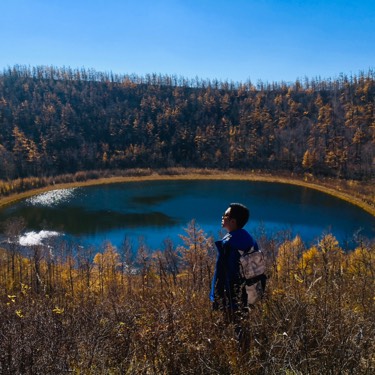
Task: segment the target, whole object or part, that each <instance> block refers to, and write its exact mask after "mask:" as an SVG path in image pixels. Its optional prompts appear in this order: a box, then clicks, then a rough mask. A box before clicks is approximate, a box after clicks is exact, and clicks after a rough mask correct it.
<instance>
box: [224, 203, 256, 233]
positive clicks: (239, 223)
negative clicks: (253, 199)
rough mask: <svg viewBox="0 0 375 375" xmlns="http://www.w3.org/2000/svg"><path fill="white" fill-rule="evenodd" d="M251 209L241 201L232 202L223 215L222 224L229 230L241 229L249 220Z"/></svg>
mask: <svg viewBox="0 0 375 375" xmlns="http://www.w3.org/2000/svg"><path fill="white" fill-rule="evenodd" d="M249 217H250V213H249V209H248V208H247V207H246V206H244V205H243V204H241V203H231V204H230V205H229V207H228V208H227V210H226V211H225V213H224V215H223V217H222V222H221V223H222V226H223V228H226V229H227V230H228V231H229V232H231V231H233V230H236V229H241V228H243V227H244V226H245V224H246V223H247V221H248V220H249Z"/></svg>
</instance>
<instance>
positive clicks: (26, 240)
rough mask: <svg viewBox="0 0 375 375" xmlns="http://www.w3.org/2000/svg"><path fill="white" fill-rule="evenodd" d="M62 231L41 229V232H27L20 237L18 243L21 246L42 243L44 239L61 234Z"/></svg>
mask: <svg viewBox="0 0 375 375" xmlns="http://www.w3.org/2000/svg"><path fill="white" fill-rule="evenodd" d="M60 235H61V233H59V232H55V231H50V230H41V231H40V232H34V231H31V232H26V233H25V234H23V235H22V236H20V237H19V240H18V243H19V244H20V245H21V246H36V245H42V244H43V240H45V239H47V238H51V237H56V236H60Z"/></svg>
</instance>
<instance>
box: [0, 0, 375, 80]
mask: <svg viewBox="0 0 375 375" xmlns="http://www.w3.org/2000/svg"><path fill="white" fill-rule="evenodd" d="M0 12H1V21H0V35H1V43H0V69H1V70H2V69H3V68H5V67H8V66H13V65H15V64H20V65H30V66H36V65H53V66H57V67H62V66H70V67H71V68H81V67H85V68H93V69H95V70H97V71H104V72H110V71H112V72H114V73H120V74H132V73H135V74H138V75H145V74H147V73H161V74H168V75H172V74H175V75H177V76H183V77H186V78H194V77H196V76H198V77H199V78H202V79H206V78H210V79H214V78H217V79H219V80H229V81H231V80H232V81H240V82H245V81H247V80H248V79H250V80H251V81H252V82H253V83H256V82H257V81H258V80H262V81H264V82H266V81H268V82H272V81H276V82H280V81H287V82H289V81H295V80H296V79H297V78H304V77H305V76H307V77H309V78H315V77H318V76H320V77H322V78H336V77H337V76H338V75H339V74H340V73H344V74H347V75H350V74H358V73H359V72H360V71H365V72H366V71H368V69H370V68H372V69H373V68H374V67H375V0H309V1H307V0H306V1H304V0H247V1H246V0H227V1H224V0H132V1H130V0H86V1H83V0H1V2H0Z"/></svg>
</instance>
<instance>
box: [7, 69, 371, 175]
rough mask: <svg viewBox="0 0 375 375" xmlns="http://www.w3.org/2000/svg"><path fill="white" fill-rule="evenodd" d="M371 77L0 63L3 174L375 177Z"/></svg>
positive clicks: (367, 75)
mask: <svg viewBox="0 0 375 375" xmlns="http://www.w3.org/2000/svg"><path fill="white" fill-rule="evenodd" d="M374 78H375V75H374V72H373V71H369V72H368V73H366V74H365V73H361V74H359V75H358V76H352V77H347V76H344V75H341V76H340V77H339V78H337V79H335V80H321V79H315V80H313V79H311V80H309V79H308V78H306V79H305V80H304V81H303V82H300V81H296V82H295V83H293V84H285V83H273V84H264V83H261V82H260V83H258V84H257V85H256V86H255V85H253V84H252V83H251V82H247V83H233V82H230V83H229V82H219V81H205V80H200V79H195V80H188V79H184V78H179V77H175V76H161V75H156V74H153V75H146V76H145V77H139V76H135V75H133V76H130V75H123V76H119V75H113V74H111V73H99V72H96V71H93V70H86V69H80V70H73V69H71V68H54V67H34V68H30V67H23V66H15V67H10V68H8V69H4V70H3V72H2V73H0V129H1V131H0V160H1V164H0V179H2V180H13V179H16V178H25V177H30V176H39V177H43V176H56V175H61V174H65V173H76V172H79V171H88V170H93V169H126V168H144V167H150V168H163V167H193V168H202V167H204V168H220V169H228V168H235V169H262V170H268V171H281V170H282V171H292V172H308V173H311V174H313V175H324V176H333V177H342V178H348V179H364V178H373V177H374V176H375V163H374V160H375V147H374V145H375V79H374Z"/></svg>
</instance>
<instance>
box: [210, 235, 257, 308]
mask: <svg viewBox="0 0 375 375" xmlns="http://www.w3.org/2000/svg"><path fill="white" fill-rule="evenodd" d="M215 244H216V248H217V252H218V253H217V260H216V267H215V273H214V277H213V279H212V286H211V292H210V300H211V302H214V303H215V304H218V305H219V306H220V307H230V308H232V309H236V308H237V307H238V302H239V300H240V299H241V297H242V296H241V283H242V280H241V277H240V272H239V258H240V253H239V252H238V251H237V250H245V251H246V250H249V249H250V248H251V247H253V246H254V249H255V250H258V244H257V243H256V241H255V240H254V239H253V238H252V237H251V235H250V234H249V233H248V232H247V231H246V230H245V229H237V230H235V231H232V232H229V233H227V234H226V235H225V236H224V237H223V238H222V239H221V240H220V241H216V242H215Z"/></svg>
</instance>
